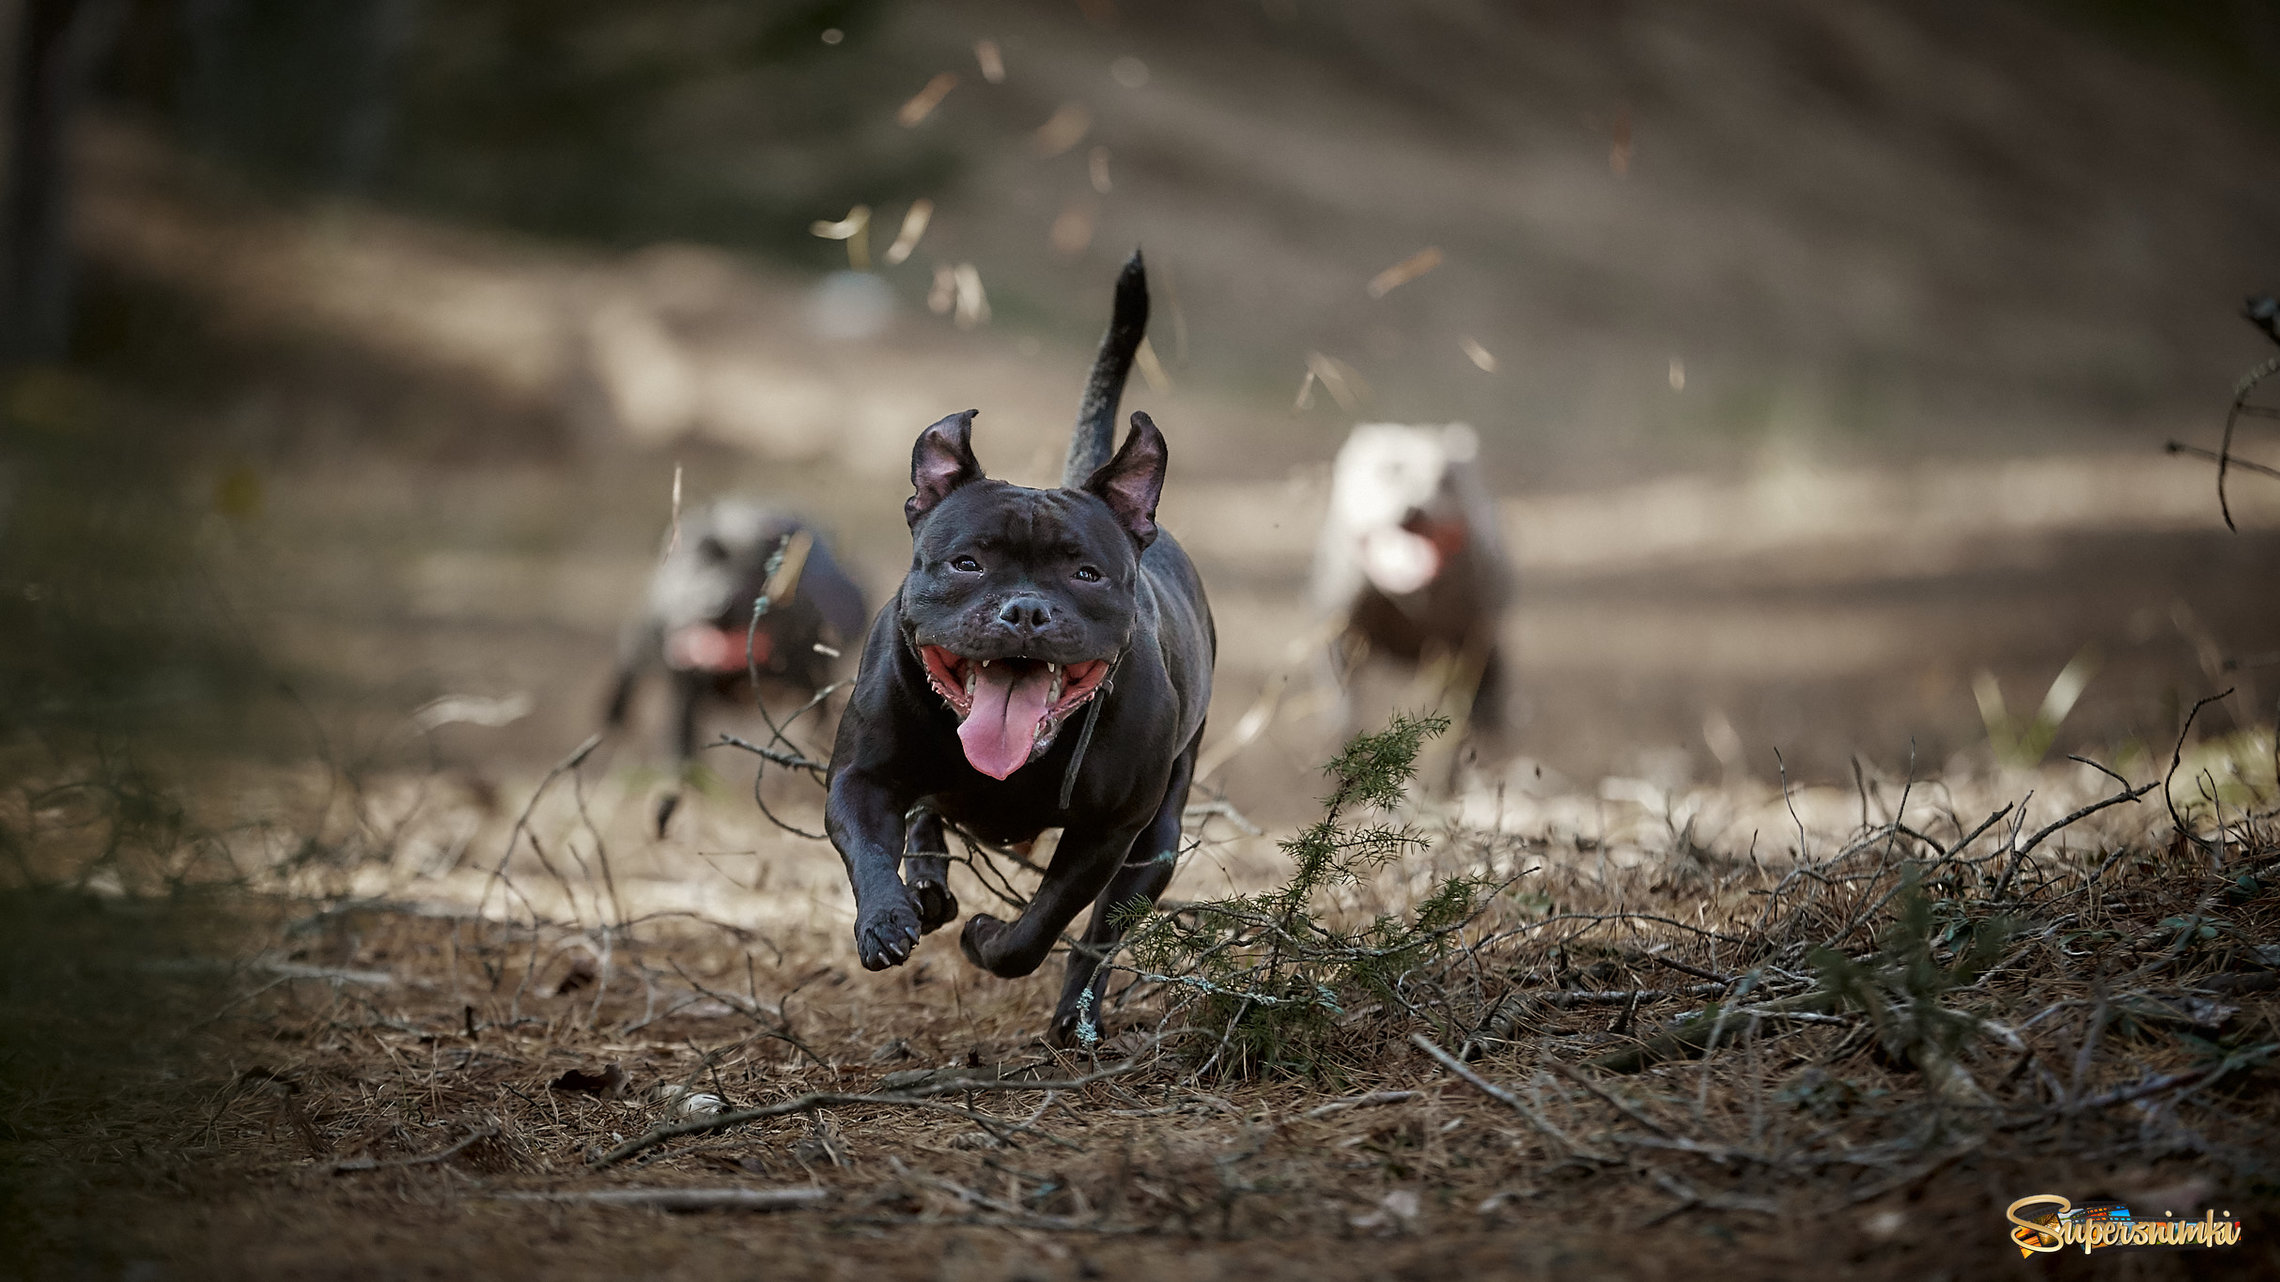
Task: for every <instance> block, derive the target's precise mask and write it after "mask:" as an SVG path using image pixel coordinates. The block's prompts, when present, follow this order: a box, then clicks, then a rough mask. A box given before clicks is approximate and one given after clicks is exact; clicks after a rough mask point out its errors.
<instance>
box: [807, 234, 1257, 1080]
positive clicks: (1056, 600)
mask: <svg viewBox="0 0 2280 1282" xmlns="http://www.w3.org/2000/svg"><path fill="white" fill-rule="evenodd" d="M1147 324H1148V284H1147V276H1146V273H1145V271H1144V270H1143V268H1142V265H1141V261H1140V255H1139V254H1138V253H1137V252H1136V253H1134V254H1133V255H1132V259H1131V261H1129V262H1127V263H1126V264H1125V266H1124V271H1123V273H1122V275H1121V276H1119V278H1118V279H1117V284H1116V305H1115V311H1114V314H1113V318H1112V320H1111V321H1110V324H1109V329H1108V334H1107V336H1106V337H1105V338H1103V339H1102V340H1101V346H1100V354H1099V356H1098V357H1097V358H1096V359H1095V361H1094V363H1093V369H1092V376H1091V378H1090V380H1089V381H1088V383H1087V385H1086V389H1085V399H1084V402H1083V405H1082V407H1081V408H1080V410H1079V411H1078V417H1077V427H1076V433H1075V437H1074V439H1073V440H1071V442H1070V444H1069V455H1068V462H1067V465H1066V466H1065V467H1064V469H1063V471H1062V476H1061V487H1060V488H1059V489H1051V490H1035V489H1028V488H1025V487H1022V486H1018V485H1011V484H1008V483H1006V482H1004V481H995V480H991V479H989V478H987V477H985V476H983V475H982V468H981V464H980V463H978V462H976V461H975V459H974V452H973V449H972V446H971V444H970V441H969V437H970V433H971V431H972V425H973V418H974V415H975V413H976V411H974V410H968V411H966V412H965V413H963V414H953V415H951V416H950V417H948V418H945V419H943V420H942V421H941V422H939V423H936V424H935V425H933V426H932V427H929V428H927V429H926V431H925V432H924V433H922V434H921V435H920V436H919V438H918V443H917V445H916V446H915V447H914V448H913V449H912V451H911V484H912V486H913V488H914V489H915V490H916V493H914V494H913V495H912V496H911V498H910V500H909V502H907V503H906V504H905V505H904V512H905V515H906V516H907V517H908V519H909V521H910V527H911V543H912V552H911V568H910V574H909V576H908V577H907V578H905V579H904V580H903V584H902V590H901V591H900V592H899V593H898V594H897V595H896V597H895V599H894V600H893V601H891V602H890V603H888V605H887V606H886V608H885V609H883V610H881V611H880V612H879V615H878V618H877V619H876V620H875V621H873V623H872V625H871V633H870V637H869V639H868V640H867V641H866V642H865V644H864V647H863V663H862V672H861V676H860V677H859V678H858V680H857V683H856V688H855V694H854V697H853V699H852V701H851V702H850V703H849V705H848V708H847V712H846V715H845V716H844V717H843V718H842V719H841V721H840V723H839V740H838V747H837V749H836V751H834V753H833V754H832V766H831V799H830V803H829V810H828V826H829V828H830V832H831V841H832V844H833V845H835V846H837V847H838V848H839V853H840V857H841V858H842V859H843V860H845V862H846V864H847V878H848V881H849V882H850V883H851V884H852V885H853V887H854V890H855V949H856V952H857V953H858V954H860V955H861V957H862V959H863V965H864V966H865V967H867V968H869V969H871V970H880V969H884V968H885V967H888V966H896V965H900V964H901V963H902V962H903V961H905V960H906V959H908V958H909V956H910V954H911V950H912V949H913V948H914V947H916V946H917V944H918V940H919V936H920V934H921V933H922V932H926V931H932V930H934V929H936V928H937V927H940V926H944V925H947V924H948V923H949V922H951V921H952V920H954V919H955V918H956V917H957V915H958V901H957V900H956V899H955V898H954V897H952V895H951V893H950V889H949V885H948V883H947V881H946V874H947V871H948V864H947V856H946V853H945V852H946V850H947V847H946V846H945V844H944V842H943V833H942V821H943V820H944V819H947V820H949V821H950V822H952V823H955V824H957V825H959V826H961V827H963V828H965V829H966V830H967V831H968V832H971V833H973V834H974V835H975V836H977V837H979V838H981V839H983V840H985V841H991V842H1006V843H1010V842H1021V841H1027V840H1029V839H1030V838H1033V837H1035V836H1036V835H1037V834H1038V833H1039V832H1041V831H1042V830H1044V829H1046V828H1054V827H1058V828H1060V829H1061V840H1060V844H1059V846H1058V847H1057V848H1056V850H1055V852H1054V855H1053V859H1052V863H1051V865H1050V866H1049V867H1048V868H1047V869H1046V871H1045V876H1044V881H1043V884H1041V885H1040V886H1039V887H1038V890H1037V896H1036V898H1035V899H1034V900H1033V901H1031V903H1030V904H1029V906H1028V908H1026V909H1025V910H1023V912H1022V913H1021V915H1020V917H1018V918H1017V919H1015V920H1013V921H1011V922H1007V921H1000V920H999V919H997V918H995V917H991V916H988V915H984V914H977V915H975V916H974V917H973V918H971V919H970V920H968V921H967V923H966V928H965V932H964V933H963V934H962V935H961V936H960V937H959V941H958V943H959V946H960V948H961V949H963V950H964V952H965V954H966V957H967V958H968V959H969V960H970V961H972V962H973V963H974V964H975V965H977V966H979V967H981V968H982V969H984V970H986V971H989V972H990V973H992V974H995V975H1002V976H1006V977H1008V978H1011V977H1014V976H1019V975H1026V974H1029V973H1030V972H1031V971H1034V970H1036V969H1037V967H1038V966H1039V965H1041V964H1043V962H1044V961H1045V957H1046V954H1047V953H1049V952H1050V951H1051V950H1052V947H1053V945H1054V943H1055V942H1056V941H1057V940H1058V939H1059V938H1060V936H1061V932H1062V930H1063V929H1064V928H1065V927H1067V926H1068V925H1069V923H1070V922H1071V921H1072V920H1073V919H1074V918H1075V917H1076V915H1077V914H1078V913H1079V912H1080V911H1082V910H1083V909H1084V908H1085V906H1086V905H1088V904H1089V905H1091V906H1092V910H1093V912H1092V919H1091V921H1090V923H1089V924H1088V925H1087V926H1086V928H1085V933H1084V937H1083V941H1082V945H1081V946H1080V947H1079V948H1078V949H1077V950H1076V952H1075V953H1074V954H1073V955H1072V956H1071V957H1070V959H1069V977H1068V981H1067V983H1066V984H1065V985H1064V987H1063V988H1062V991H1061V999H1060V1002H1059V1004H1058V1006H1057V1007H1056V1008H1055V1010H1054V1014H1053V1024H1052V1027H1051V1030H1050V1035H1051V1039H1052V1040H1053V1042H1054V1043H1055V1044H1057V1045H1066V1044H1068V1042H1069V1041H1070V1039H1071V1038H1072V1037H1074V1036H1076V1035H1077V1034H1078V1031H1079V1028H1080V1025H1087V1026H1089V1025H1091V1024H1093V1023H1094V1022H1096V1021H1097V1018H1098V1011H1099V1001H1100V988H1101V980H1100V977H1099V974H1098V972H1099V970H1100V962H1101V959H1102V958H1104V957H1105V956H1106V955H1107V954H1108V952H1109V950H1110V949H1111V948H1112V947H1113V946H1114V944H1115V943H1116V941H1117V939H1118V938H1119V937H1120V936H1121V934H1122V931H1121V930H1120V929H1119V928H1118V926H1117V924H1116V919H1117V916H1118V910H1119V909H1121V908H1123V907H1124V906H1125V905H1128V904H1130V903H1131V902H1132V901H1134V900H1141V901H1144V902H1147V903H1153V902H1155V900H1156V898H1157V897H1158V896H1160V895H1161V894H1163V892H1164V887H1165V886H1166V884H1168V883H1169V882H1170V881H1171V877H1172V869H1173V865H1174V863H1175V861H1176V859H1177V857H1178V852H1179V838H1180V812H1181V810H1182V809H1183V808H1184V807H1185V806H1186V804H1187V792H1188V783H1189V781H1190V779H1191V777H1192V776H1193V773H1194V767H1195V753H1196V744H1197V741H1198V740H1199V739H1201V737H1202V735H1203V719H1204V711H1205V708H1206V707H1207V705H1208V704H1209V703H1210V701H1211V670H1212V663H1213V660H1214V658H1215V656H1216V652H1217V648H1218V642H1217V639H1216V637H1215V636H1214V635H1213V632H1212V623H1211V610H1210V607H1209V605H1208V604H1207V603H1206V602H1205V600H1204V593H1203V584H1202V582H1201V581H1200V580H1199V579H1198V578H1197V577H1196V572H1195V567H1194V566H1193V565H1192V564H1190V563H1189V561H1188V558H1187V555H1186V554H1185V553H1184V552H1182V551H1181V550H1180V547H1179V544H1177V543H1176V542H1174V541H1173V540H1172V538H1171V536H1170V535H1168V534H1165V533H1163V532H1162V531H1160V530H1158V529H1157V527H1156V499H1157V496H1158V495H1159V494H1160V493H1161V492H1162V490H1163V484H1164V463H1165V447H1164V438H1163V436H1162V434H1161V433H1159V432H1158V431H1157V430H1156V425H1155V424H1154V423H1153V422H1151V421H1149V418H1148V416H1147V415H1145V414H1134V415H1133V416H1132V428H1131V431H1130V432H1129V433H1128V434H1127V435H1126V436H1125V438H1124V445H1123V448H1121V449H1119V450H1117V451H1116V453H1115V456H1114V457H1113V458H1112V457H1110V455H1109V446H1110V445H1111V443H1112V442H1113V439H1114V434H1115V424H1116V409H1117V402H1118V401H1119V400H1120V399H1121V398H1122V395H1123V391H1124V380H1125V377H1126V375H1127V374H1128V373H1129V372H1130V371H1131V368H1132V358H1133V354H1134V352H1136V351H1137V350H1138V349H1139V346H1140V340H1141V338H1142V336H1143V335H1144V334H1145V333H1146V330H1147ZM898 866H899V867H900V868H901V869H902V870H903V871H902V873H901V874H900V875H898V872H897V869H898Z"/></svg>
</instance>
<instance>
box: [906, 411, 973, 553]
mask: <svg viewBox="0 0 2280 1282" xmlns="http://www.w3.org/2000/svg"><path fill="white" fill-rule="evenodd" d="M979 413H981V411H980V410H967V411H966V412H965V413H963V414H952V415H951V416H950V417H948V418H946V419H943V420H942V421H941V422H939V423H936V424H935V425H934V426H932V427H930V428H927V429H926V430H925V431H923V432H920V433H919V434H918V443H917V444H916V445H913V446H911V447H910V487H911V489H912V490H913V491H915V492H914V493H913V494H912V495H911V496H910V497H909V498H908V499H906V500H904V501H903V516H904V518H905V519H907V520H908V521H909V522H910V523H911V524H912V525H917V524H918V518H920V517H922V516H925V515H926V514H927V513H928V512H931V511H933V510H934V505H935V504H937V503H940V502H941V501H942V500H944V499H946V498H949V497H950V491H952V490H955V489H957V488H958V487H959V486H961V485H964V484H965V483H966V482H968V481H978V480H981V479H982V465H981V463H980V462H979V461H978V460H976V459H975V458H974V445H973V434H974V415H976V414H979Z"/></svg>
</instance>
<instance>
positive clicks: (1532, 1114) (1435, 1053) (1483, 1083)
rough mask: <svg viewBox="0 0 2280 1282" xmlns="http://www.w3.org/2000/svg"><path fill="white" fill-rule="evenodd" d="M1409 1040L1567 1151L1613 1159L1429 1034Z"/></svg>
mask: <svg viewBox="0 0 2280 1282" xmlns="http://www.w3.org/2000/svg"><path fill="white" fill-rule="evenodd" d="M1409 1040H1410V1042H1411V1044H1412V1045H1414V1046H1416V1047H1417V1049H1419V1050H1421V1051H1424V1052H1425V1053H1426V1054H1428V1055H1430V1056H1432V1057H1433V1058H1434V1059H1435V1060H1438V1061H1439V1062H1440V1065H1441V1067H1443V1068H1445V1069H1448V1070H1449V1071H1450V1072H1452V1073H1455V1074H1456V1075H1457V1076H1459V1077H1461V1078H1463V1079H1465V1080H1466V1081H1467V1082H1470V1083H1471V1084H1472V1085H1473V1086H1475V1087H1477V1088H1479V1090H1480V1092H1481V1094H1483V1095H1486V1096H1488V1097H1489V1098H1490V1099H1492V1100H1495V1101H1496V1102H1497V1103H1499V1104H1502V1105H1504V1106H1505V1107H1507V1108H1509V1109H1511V1110H1512V1111H1513V1112H1515V1113H1518V1114H1519V1115H1520V1116H1522V1117H1524V1118H1527V1119H1528V1123H1529V1125H1531V1126H1534V1127H1535V1128H1536V1129H1537V1130H1539V1131H1542V1132H1543V1133H1544V1134H1545V1135H1546V1136H1549V1137H1550V1138H1551V1139H1552V1140H1554V1141H1555V1142H1557V1143H1558V1144H1559V1145H1560V1147H1562V1148H1564V1149H1566V1150H1567V1151H1568V1152H1569V1153H1572V1154H1574V1155H1575V1156H1577V1157H1580V1158H1583V1159H1584V1160H1586V1161H1591V1162H1606V1161H1609V1160H1610V1159H1609V1158H1607V1157H1605V1156H1603V1155H1602V1154H1600V1153H1599V1152H1598V1151H1596V1150H1594V1149H1593V1148H1591V1147H1590V1146H1589V1145H1586V1144H1582V1143H1579V1142H1578V1141H1577V1140H1576V1139H1575V1137H1574V1136H1572V1135H1569V1134H1568V1133H1567V1132H1566V1131H1563V1130H1561V1129H1560V1128H1559V1127H1557V1126H1554V1125H1552V1123H1551V1120H1550V1119H1549V1118H1546V1117H1545V1116H1544V1115H1543V1114H1541V1113H1539V1112H1537V1111H1536V1110H1535V1109H1533V1108H1531V1107H1529V1105H1528V1102H1527V1101H1526V1100H1523V1099H1521V1098H1520V1097H1519V1096H1517V1095H1514V1094H1513V1093H1512V1092H1510V1091H1508V1090H1506V1089H1504V1088H1503V1087H1501V1086H1498V1085H1497V1084H1495V1083H1494V1082H1491V1081H1489V1080H1488V1079H1487V1078H1485V1077H1482V1076H1481V1075H1480V1074H1478V1073H1475V1072H1474V1071H1472V1070H1471V1069H1469V1068H1467V1067H1465V1064H1464V1061H1463V1060H1460V1059H1458V1058H1457V1057H1456V1056H1454V1055H1451V1054H1450V1053H1449V1052H1447V1051H1445V1050H1442V1049H1441V1048H1440V1047H1439V1046H1436V1045H1434V1044H1433V1039H1431V1038H1429V1037H1427V1036H1425V1034H1423V1033H1411V1034H1410V1035H1409Z"/></svg>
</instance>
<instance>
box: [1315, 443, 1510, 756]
mask: <svg viewBox="0 0 2280 1282" xmlns="http://www.w3.org/2000/svg"><path fill="white" fill-rule="evenodd" d="M1479 453H1480V439H1479V437H1477V436H1476V435H1474V433H1473V430H1472V429H1471V428H1470V427H1467V426H1465V425H1463V424H1461V423H1458V424H1451V425H1449V426H1446V427H1410V426H1404V425H1401V424H1396V423H1367V424H1363V425H1361V426H1359V427H1356V428H1355V429H1354V431H1353V434H1352V435H1351V436H1349V437H1347V438H1346V444H1345V445H1344V446H1343V447H1342V448H1340V449H1339V451H1338V461H1337V463H1336V464H1335V466H1334V467H1333V468H1332V471H1331V477H1330V511H1329V513H1328V515H1327V516H1325V517H1324V519H1323V523H1322V539H1321V542H1320V544H1319V545H1318V546H1317V549H1316V553H1315V562H1314V600H1315V605H1316V607H1317V608H1318V609H1319V610H1320V611H1321V612H1322V614H1323V616H1324V617H1325V618H1326V619H1329V620H1332V621H1335V622H1337V623H1338V624H1340V625H1341V626H1340V628H1339V636H1338V639H1337V640H1336V641H1335V642H1334V643H1333V644H1332V645H1331V647H1330V662H1331V669H1332V677H1333V679H1334V680H1336V681H1337V682H1338V684H1339V685H1340V687H1341V688H1342V687H1343V686H1344V684H1345V681H1346V678H1347V675H1348V673H1349V671H1350V670H1351V669H1352V667H1353V666H1354V665H1355V664H1356V663H1357V662H1359V661H1361V660H1363V659H1366V658H1367V657H1368V656H1371V655H1379V656H1384V657H1387V658H1391V659H1394V660H1396V661H1398V662H1401V663H1404V664H1409V665H1418V664H1423V663H1429V662H1436V661H1446V662H1450V663H1453V665H1454V667H1453V669H1452V674H1453V680H1454V681H1463V680H1468V679H1469V680H1470V681H1471V682H1472V687H1473V689H1472V703H1471V712H1470V715H1469V720H1468V724H1467V729H1468V731H1470V732H1474V733H1480V734H1485V735H1488V736H1490V737H1492V738H1493V737H1495V736H1497V735H1499V734H1501V732H1502V730H1503V727H1504V664H1503V656H1502V654H1501V653H1500V649H1499V645H1498V640H1497V627H1498V624H1499V622H1500V621H1501V619H1502V616H1503V613H1504V605H1505V602H1506V600H1507V599H1508V597H1509V595H1510V591H1511V581H1512V575H1511V567H1510V565H1509V563H1508V562H1507V561H1506V560H1505V557H1504V551H1503V547H1502V541H1501V540H1500V539H1499V538H1498V536H1497V527H1496V509H1495V505H1494V504H1493V503H1492V502H1491V501H1490V499H1489V496H1488V492H1487V490H1486V489H1484V488H1483V487H1482V485H1481V483H1480V477H1479V476H1478V474H1477V473H1476V472H1475V470H1474V467H1473V463H1474V460H1475V459H1476V458H1477V457H1478V455H1479ZM1476 674H1477V675H1476ZM1338 706H1339V710H1340V718H1341V720H1348V719H1350V712H1348V710H1347V708H1346V703H1345V699H1344V697H1343V695H1341V697H1340V699H1339V705H1338Z"/></svg>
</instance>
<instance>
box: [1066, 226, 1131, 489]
mask: <svg viewBox="0 0 2280 1282" xmlns="http://www.w3.org/2000/svg"><path fill="white" fill-rule="evenodd" d="M1147 336H1148V267H1147V264H1145V263H1143V262H1141V261H1140V251H1139V250H1137V249H1135V250H1133V251H1132V257H1130V258H1128V259H1126V260H1125V262H1124V270H1123V271H1122V272H1120V273H1118V274H1117V277H1116V310H1115V311H1113V312H1111V313H1110V314H1109V318H1108V332H1107V333H1106V334H1103V335H1101V339H1100V354H1099V355H1098V356H1095V357H1093V367H1092V376H1091V377H1089V378H1087V379H1086V380H1085V399H1084V402H1083V404H1081V405H1079V406H1078V407H1077V430H1076V434H1075V435H1074V436H1072V437H1070V438H1069V461H1068V463H1067V464H1066V465H1064V466H1063V467H1062V469H1061V484H1062V485H1064V486H1067V487H1069V488H1070V489H1075V488H1076V487H1077V486H1080V485H1083V484H1084V483H1085V481H1086V479H1087V478H1089V477H1091V476H1092V474H1093V473H1094V472H1097V471H1099V470H1100V467H1101V465H1102V464H1103V463H1106V462H1108V460H1109V457H1110V456H1111V455H1113V454H1115V453H1116V407H1117V404H1118V402H1120V401H1122V400H1123V399H1124V380H1125V378H1126V377H1128V376H1129V375H1130V374H1131V373H1132V356H1133V353H1135V352H1138V351H1139V350H1140V340H1141V339H1143V338H1146V337H1147Z"/></svg>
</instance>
